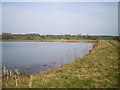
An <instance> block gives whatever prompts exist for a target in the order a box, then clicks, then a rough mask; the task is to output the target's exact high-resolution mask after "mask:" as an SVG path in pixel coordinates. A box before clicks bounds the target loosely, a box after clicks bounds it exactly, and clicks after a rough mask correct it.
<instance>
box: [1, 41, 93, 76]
mask: <svg viewBox="0 0 120 90" xmlns="http://www.w3.org/2000/svg"><path fill="white" fill-rule="evenodd" d="M93 45H94V43H65V42H2V65H3V66H5V67H7V68H8V69H9V70H10V69H11V70H14V69H17V68H18V69H19V71H20V72H21V73H31V74H33V73H39V72H40V71H44V70H48V69H51V68H55V67H59V66H61V65H64V64H68V63H71V62H73V61H75V59H77V58H82V57H83V56H84V55H86V54H87V53H88V52H89V50H91V49H92V48H93Z"/></svg>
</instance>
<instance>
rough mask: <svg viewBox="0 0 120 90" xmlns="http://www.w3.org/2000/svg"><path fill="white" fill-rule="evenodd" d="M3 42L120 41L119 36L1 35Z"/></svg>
mask: <svg viewBox="0 0 120 90" xmlns="http://www.w3.org/2000/svg"><path fill="white" fill-rule="evenodd" d="M0 39H2V40H118V41H120V37H119V36H105V35H104V36H103V35H102V36H93V35H92V36H91V35H81V34H77V35H70V34H65V35H40V34H38V33H35V34H11V33H2V34H1V35H0Z"/></svg>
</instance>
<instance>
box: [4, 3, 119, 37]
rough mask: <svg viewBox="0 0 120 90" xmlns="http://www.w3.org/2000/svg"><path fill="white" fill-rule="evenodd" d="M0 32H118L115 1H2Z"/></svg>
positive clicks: (114, 33) (109, 33)
mask: <svg viewBox="0 0 120 90" xmlns="http://www.w3.org/2000/svg"><path fill="white" fill-rule="evenodd" d="M2 32H10V33H40V34H100V35H106V34H107V35H118V6H117V2H31V3H30V2H16V3H15V2H3V3H2Z"/></svg>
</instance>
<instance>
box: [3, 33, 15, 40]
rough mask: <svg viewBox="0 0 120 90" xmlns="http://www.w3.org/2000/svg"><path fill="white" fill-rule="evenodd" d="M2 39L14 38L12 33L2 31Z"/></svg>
mask: <svg viewBox="0 0 120 90" xmlns="http://www.w3.org/2000/svg"><path fill="white" fill-rule="evenodd" d="M2 39H13V36H12V34H11V33H2Z"/></svg>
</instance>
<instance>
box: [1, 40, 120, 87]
mask: <svg viewBox="0 0 120 90" xmlns="http://www.w3.org/2000/svg"><path fill="white" fill-rule="evenodd" d="M118 47H119V45H118V42H117V41H113V40H111V41H110V40H100V41H99V42H98V43H97V45H96V46H95V47H94V49H93V50H92V51H91V52H90V53H89V54H88V55H86V56H85V57H84V58H82V59H78V60H76V61H75V62H73V63H71V64H67V65H64V66H62V67H59V68H55V69H51V70H48V71H45V72H41V73H40V74H36V75H33V77H34V78H32V83H30V81H31V78H30V77H29V76H27V75H21V76H20V77H19V85H18V86H17V87H19V88H29V87H32V88H118V59H119V57H118V51H119V50H118ZM14 83H15V81H14V80H13V81H11V80H10V79H8V81H7V82H3V87H4V88H5V87H16V86H15V85H14ZM6 84H7V86H6ZM29 84H31V85H30V86H29Z"/></svg>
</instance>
